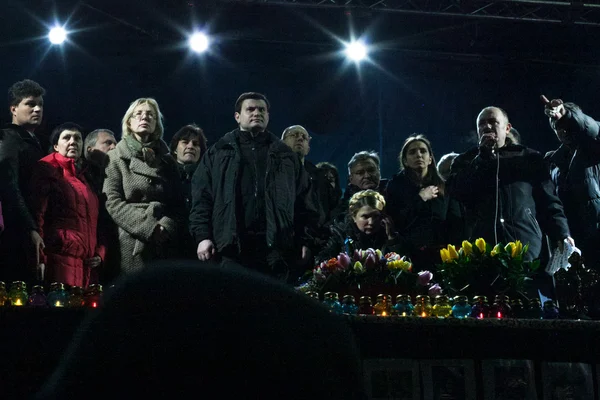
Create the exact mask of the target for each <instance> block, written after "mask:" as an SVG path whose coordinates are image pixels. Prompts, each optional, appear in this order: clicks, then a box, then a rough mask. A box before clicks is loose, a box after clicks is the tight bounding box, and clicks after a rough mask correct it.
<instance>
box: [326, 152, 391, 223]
mask: <svg viewBox="0 0 600 400" xmlns="http://www.w3.org/2000/svg"><path fill="white" fill-rule="evenodd" d="M379 164H380V161H379V155H378V154H377V153H376V152H374V151H359V152H358V153H356V154H354V155H353V156H352V158H351V159H350V162H348V185H347V186H346V190H345V191H344V196H343V197H342V200H341V201H340V203H339V205H338V207H337V209H336V210H335V212H334V216H333V218H334V220H335V221H336V222H341V221H343V220H344V219H345V218H346V215H347V214H348V203H349V202H350V198H351V197H352V196H353V195H354V194H355V193H356V192H360V191H361V190H367V189H372V190H376V191H377V192H379V193H380V194H382V195H385V188H386V187H387V184H388V180H387V179H381V171H380V169H379Z"/></svg>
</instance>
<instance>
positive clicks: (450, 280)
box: [438, 238, 540, 297]
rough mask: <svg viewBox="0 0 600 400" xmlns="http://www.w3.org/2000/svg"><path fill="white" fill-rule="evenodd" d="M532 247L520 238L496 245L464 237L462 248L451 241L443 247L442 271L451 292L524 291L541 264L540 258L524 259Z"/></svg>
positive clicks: (441, 275)
mask: <svg viewBox="0 0 600 400" xmlns="http://www.w3.org/2000/svg"><path fill="white" fill-rule="evenodd" d="M528 248H529V246H528V245H525V246H523V244H522V243H521V242H520V241H519V240H517V241H515V242H510V243H508V244H506V245H504V244H502V243H497V244H496V245H495V246H493V247H492V246H491V245H490V244H489V243H486V242H485V240H484V239H482V238H479V239H477V240H475V243H470V242H469V241H467V240H464V241H463V242H462V247H461V248H460V249H458V250H457V249H456V247H455V246H453V245H451V244H449V245H448V246H447V247H446V248H444V249H441V250H440V256H441V258H442V264H441V265H438V274H439V276H440V280H441V282H442V283H443V284H444V287H445V288H446V289H447V290H448V291H449V292H450V293H449V294H451V295H457V294H464V295H466V296H469V297H471V296H474V295H486V296H488V297H489V296H492V295H495V294H501V293H502V294H509V295H515V294H519V293H521V294H522V293H523V291H524V290H525V286H526V283H527V281H529V280H531V279H532V277H533V275H534V274H535V272H536V271H537V270H538V269H539V266H540V262H539V260H534V261H523V256H524V255H525V253H527V250H528Z"/></svg>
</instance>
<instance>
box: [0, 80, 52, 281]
mask: <svg viewBox="0 0 600 400" xmlns="http://www.w3.org/2000/svg"><path fill="white" fill-rule="evenodd" d="M8 93H9V109H10V113H11V116H12V123H11V124H9V125H7V126H6V127H4V128H3V129H2V130H0V142H2V151H1V154H0V170H1V171H2V172H1V175H2V177H1V178H0V179H1V182H0V187H1V189H0V190H1V194H0V201H2V211H3V214H4V220H5V232H4V233H3V235H2V237H1V238H0V280H5V281H9V282H11V281H13V280H25V281H31V280H33V279H34V278H35V275H34V271H35V268H36V267H37V266H38V265H39V254H40V250H41V249H43V247H44V242H43V240H42V238H41V237H40V235H39V234H38V233H37V229H36V228H37V227H36V224H35V222H34V220H33V217H32V216H31V213H30V211H29V209H28V207H27V205H26V201H25V198H26V196H27V194H28V192H29V185H30V178H31V171H32V170H33V167H34V165H35V164H36V163H37V161H38V160H39V159H40V158H42V157H43V156H44V155H46V152H45V151H44V150H43V149H42V145H41V143H40V140H39V138H38V137H37V136H36V135H35V130H36V128H37V127H39V126H40V124H41V123H42V117H43V114H44V99H43V96H44V94H45V90H44V88H42V87H41V86H40V85H39V84H38V83H37V82H34V81H32V80H29V79H25V80H23V81H19V82H16V83H15V84H14V85H12V86H11V88H10V89H9V91H8Z"/></svg>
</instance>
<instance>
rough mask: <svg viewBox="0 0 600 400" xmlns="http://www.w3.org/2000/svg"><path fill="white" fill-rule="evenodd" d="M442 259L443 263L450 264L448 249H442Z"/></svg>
mask: <svg viewBox="0 0 600 400" xmlns="http://www.w3.org/2000/svg"><path fill="white" fill-rule="evenodd" d="M440 257H442V262H444V263H447V262H450V253H448V249H440Z"/></svg>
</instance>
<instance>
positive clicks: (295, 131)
mask: <svg viewBox="0 0 600 400" xmlns="http://www.w3.org/2000/svg"><path fill="white" fill-rule="evenodd" d="M311 139H312V138H311V137H310V135H309V133H308V131H307V130H306V128H304V127H303V126H301V125H292V126H289V127H287V128H285V130H284V131H283V134H282V135H281V140H282V141H283V142H284V143H285V144H287V145H288V146H289V147H290V148H291V149H292V150H293V151H294V152H295V153H296V154H298V156H299V157H300V162H301V163H302V165H303V166H304V169H305V170H306V172H307V174H308V176H309V178H310V183H311V188H310V199H311V201H312V202H313V204H314V205H315V208H316V209H317V211H318V212H319V220H318V224H317V225H318V226H319V227H323V226H326V225H327V224H328V223H329V222H330V221H331V216H332V213H333V210H334V208H335V206H336V205H337V202H338V201H339V199H338V198H336V191H335V188H334V187H333V186H332V185H331V184H330V183H329V180H328V178H327V172H326V171H325V170H324V169H320V168H317V166H316V165H315V164H313V163H312V162H310V161H308V160H307V159H306V156H307V155H308V153H309V152H310V140H311Z"/></svg>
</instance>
